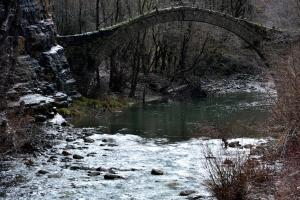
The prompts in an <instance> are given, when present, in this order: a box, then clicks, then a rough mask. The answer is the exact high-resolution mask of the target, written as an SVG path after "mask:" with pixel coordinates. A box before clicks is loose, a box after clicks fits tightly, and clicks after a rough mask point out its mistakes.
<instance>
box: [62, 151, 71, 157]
mask: <svg viewBox="0 0 300 200" xmlns="http://www.w3.org/2000/svg"><path fill="white" fill-rule="evenodd" d="M61 154H62V155H63V156H70V155H72V154H71V153H69V152H67V151H63V152H62V153H61Z"/></svg>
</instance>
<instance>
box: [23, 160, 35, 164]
mask: <svg viewBox="0 0 300 200" xmlns="http://www.w3.org/2000/svg"><path fill="white" fill-rule="evenodd" d="M24 164H25V165H26V166H33V165H34V162H33V161H32V160H31V159H29V160H26V161H25V162H24Z"/></svg>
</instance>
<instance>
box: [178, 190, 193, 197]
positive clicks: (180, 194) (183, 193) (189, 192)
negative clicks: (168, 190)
mask: <svg viewBox="0 0 300 200" xmlns="http://www.w3.org/2000/svg"><path fill="white" fill-rule="evenodd" d="M194 193H196V191H195V190H184V191H181V192H180V193H179V196H189V195H191V194H194Z"/></svg>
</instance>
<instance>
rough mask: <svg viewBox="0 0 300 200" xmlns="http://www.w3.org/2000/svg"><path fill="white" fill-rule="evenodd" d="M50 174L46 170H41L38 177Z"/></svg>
mask: <svg viewBox="0 0 300 200" xmlns="http://www.w3.org/2000/svg"><path fill="white" fill-rule="evenodd" d="M48 173H49V172H48V171H46V170H39V171H38V172H37V174H38V175H45V174H48Z"/></svg>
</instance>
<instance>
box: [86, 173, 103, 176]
mask: <svg viewBox="0 0 300 200" xmlns="http://www.w3.org/2000/svg"><path fill="white" fill-rule="evenodd" d="M100 175H101V173H100V172H88V176H100Z"/></svg>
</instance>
